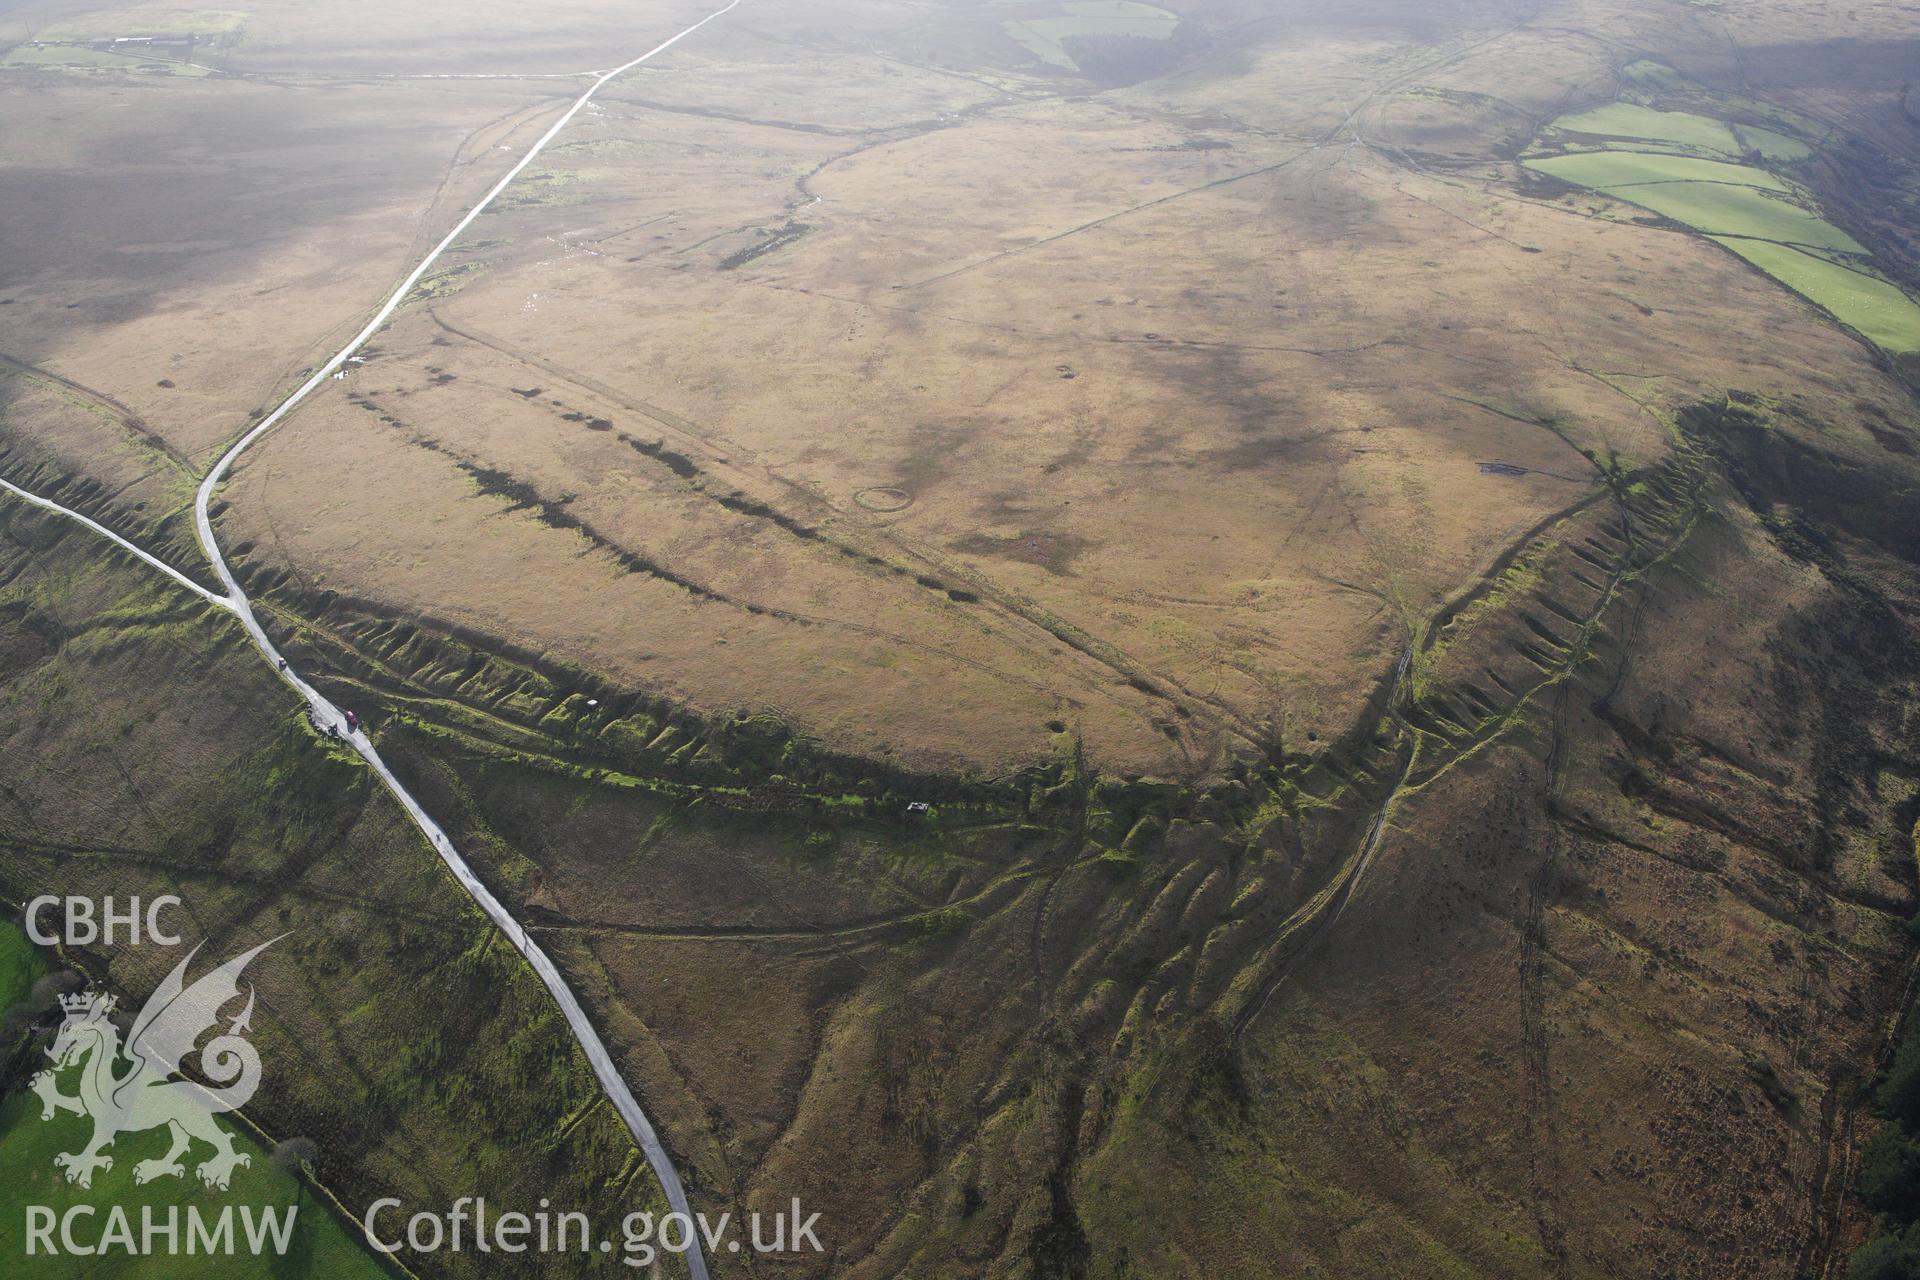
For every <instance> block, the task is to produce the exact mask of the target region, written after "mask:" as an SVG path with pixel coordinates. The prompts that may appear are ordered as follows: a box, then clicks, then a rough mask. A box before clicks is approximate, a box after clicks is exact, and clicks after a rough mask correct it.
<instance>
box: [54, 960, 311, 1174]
mask: <svg viewBox="0 0 1920 1280" xmlns="http://www.w3.org/2000/svg"><path fill="white" fill-rule="evenodd" d="M278 941H279V939H278V938H274V939H271V940H270V941H267V942H263V943H261V944H260V945H259V946H257V947H255V948H254V949H253V950H251V951H249V952H246V953H245V954H244V955H239V956H235V957H234V958H233V959H231V960H229V961H227V962H226V963H225V964H223V965H221V966H220V967H219V968H218V969H215V970H214V971H213V972H212V973H209V974H207V975H206V976H204V977H202V978H201V979H200V980H199V981H197V982H195V983H194V984H193V985H192V986H190V987H189V986H187V985H186V982H185V979H186V973H187V965H188V964H189V963H191V962H192V960H193V957H194V956H195V955H196V954H198V953H199V950H200V948H199V947H195V948H194V949H193V951H191V952H189V953H188V954H187V958H186V959H185V960H182V961H181V962H180V963H179V965H178V966H177V967H175V969H174V971H173V972H172V973H170V974H168V975H167V977H166V980H165V981H163V982H162V983H161V984H160V985H159V987H158V988H156V989H155V991H154V993H153V995H152V996H151V997H150V998H149V999H148V1000H147V1003H146V1004H145V1005H144V1006H142V1007H141V1010H140V1016H139V1017H137V1018H135V1019H134V1020H133V1026H132V1029H131V1030H130V1031H129V1033H128V1036H127V1043H126V1047H125V1048H124V1049H122V1048H121V1044H120V1028H119V1027H117V1026H115V1025H114V1023H113V1021H112V1014H113V1009H114V1003H115V1001H114V997H112V996H110V995H107V996H102V995H96V994H95V993H94V992H91V991H88V992H83V993H82V994H80V995H77V996H62V997H60V1007H61V1008H62V1009H63V1010H64V1011H65V1013H66V1015H67V1017H66V1021H64V1022H62V1023H61V1024H60V1031H59V1034H58V1035H56V1036H55V1037H54V1041H53V1047H52V1048H51V1049H48V1050H47V1056H48V1057H49V1058H52V1059H53V1069H52V1070H49V1071H42V1072H40V1074H38V1075H36V1076H35V1077H34V1078H33V1081H32V1086H31V1087H32V1089H33V1091H34V1092H35V1093H37V1094H39V1095H40V1102H41V1106H42V1110H41V1113H40V1118H41V1119H42V1120H51V1119H53V1117H54V1115H55V1113H57V1112H61V1111H71V1112H73V1113H74V1114H75V1115H82V1116H90V1117H92V1119H93V1141H91V1142H89V1143H88V1144H87V1145H86V1147H85V1148H83V1149H82V1150H80V1151H75V1152H65V1153H62V1154H60V1155H57V1156H55V1157H54V1158H53V1163H54V1167H55V1168H58V1169H61V1170H63V1171H65V1173H66V1176H67V1181H69V1182H74V1183H78V1184H79V1185H80V1186H83V1187H86V1186H91V1185H92V1183H93V1174H94V1170H96V1169H112V1168H113V1157H112V1156H109V1155H106V1154H105V1153H104V1152H105V1148H107V1147H110V1146H112V1145H113V1140H114V1139H115V1138H116V1137H118V1136H119V1135H120V1134H122V1133H138V1132H141V1131H143V1130H146V1129H157V1128H159V1127H160V1126H161V1125H165V1126H166V1127H167V1129H168V1130H169V1131H170V1132H171V1133H172V1136H173V1145H172V1147H171V1148H169V1149H168V1151H167V1153H166V1155H164V1156H161V1157H160V1158H159V1159H157V1160H142V1161H141V1162H140V1163H139V1164H137V1165H135V1166H134V1167H133V1180H134V1181H135V1182H138V1183H146V1182H151V1181H153V1180H154V1179H155V1178H178V1177H180V1176H181V1175H182V1174H184V1173H185V1172H186V1169H185V1167H184V1166H183V1165H182V1164H181V1163H180V1157H181V1156H183V1155H185V1154H186V1153H187V1151H188V1149H189V1148H190V1147H191V1146H192V1145H193V1140H194V1139H195V1138H198V1139H199V1140H200V1141H202V1142H205V1143H208V1144H210V1145H211V1146H212V1147H213V1148H214V1154H213V1155H212V1156H211V1157H209V1158H208V1159H207V1160H205V1161H203V1162H202V1163H201V1164H200V1166H199V1167H198V1168H197V1169H195V1171H194V1172H196V1173H197V1174H199V1176H200V1181H202V1182H204V1183H206V1184H207V1185H208V1186H209V1187H213V1188H215V1189H216V1190H220V1191H225V1190H226V1189H227V1183H228V1180H229V1179H231V1178H232V1176H233V1171H234V1170H235V1169H236V1168H238V1167H240V1166H242V1165H246V1164H249V1163H251V1160H250V1159H249V1158H248V1157H247V1156H246V1155H245V1154H244V1153H242V1152H238V1151H235V1150H234V1149H233V1138H232V1137H231V1136H230V1135H229V1134H228V1133H227V1131H226V1130H225V1129H222V1128H221V1127H220V1126H219V1125H217V1124H215V1123H214V1119H213V1116H214V1113H215V1112H217V1111H233V1110H236V1109H238V1108H239V1107H242V1106H245V1105H246V1102H247V1100H248V1099H249V1098H251V1097H253V1092H254V1090H255V1089H257V1088H259V1087H260V1053H259V1051H258V1050H257V1049H255V1048H254V1047H253V1045H252V1044H251V1043H250V1042H249V1041H247V1040H246V1039H244V1038H242V1033H243V1032H245V1031H247V1030H249V1029H250V1026H251V1023H250V1019H251V1018H252V1017H253V988H252V987H251V986H249V987H248V988H247V992H246V996H247V1006H246V1008H244V1009H242V1010H241V1011H240V1015H239V1016H238V1017H236V1018H234V1019H233V1021H232V1024H231V1025H230V1026H229V1027H228V1028H227V1031H226V1034H225V1035H220V1036H216V1037H215V1038H214V1039H212V1040H210V1041H208V1042H207V1045H206V1047H205V1048H203V1049H201V1050H200V1072H199V1074H201V1075H203V1076H205V1077H206V1078H207V1080H209V1081H210V1082H211V1085H212V1087H209V1086H208V1085H204V1084H200V1083H199V1082H197V1081H194V1080H188V1079H173V1078H172V1077H174V1076H176V1075H177V1074H179V1072H180V1062H181V1059H183V1058H185V1057H186V1056H187V1055H189V1054H191V1053H193V1052H194V1046H195V1044H196V1042H198V1040H199V1039H200V1037H201V1036H202V1035H203V1034H205V1032H206V1031H207V1030H208V1029H209V1028H211V1027H214V1026H215V1025H216V1024H217V1023H218V1022H219V1021H220V1009H221V1007H222V1006H223V1005H225V1004H226V1003H227V1002H228V1001H230V1000H233V999H236V998H237V997H238V996H239V995H240V984H239V981H238V980H239V977H240V971H241V970H242V969H244V968H246V967H247V962H248V961H249V960H251V959H253V958H254V957H255V956H257V955H259V954H260V953H261V952H262V951H265V950H266V949H267V948H268V947H270V946H272V945H273V944H274V943H275V942H278ZM123 1057H124V1058H125V1060H126V1062H127V1063H128V1064H129V1068H128V1069H127V1070H126V1071H125V1072H124V1073H121V1071H120V1064H121V1060H122V1058H123ZM76 1063H83V1064H84V1065H82V1066H81V1069H80V1092H79V1093H78V1094H77V1095H74V1096H72V1097H69V1096H67V1095H66V1094H63V1093H61V1092H60V1089H59V1085H58V1083H57V1082H56V1079H55V1077H56V1076H57V1075H58V1074H59V1073H60V1072H62V1071H65V1070H66V1069H67V1068H69V1067H71V1066H73V1065H75V1064H76Z"/></svg>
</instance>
